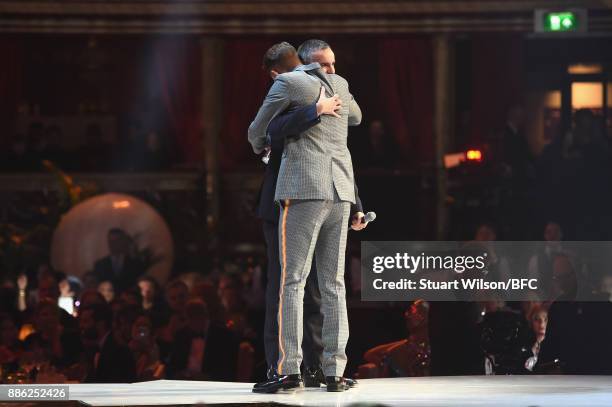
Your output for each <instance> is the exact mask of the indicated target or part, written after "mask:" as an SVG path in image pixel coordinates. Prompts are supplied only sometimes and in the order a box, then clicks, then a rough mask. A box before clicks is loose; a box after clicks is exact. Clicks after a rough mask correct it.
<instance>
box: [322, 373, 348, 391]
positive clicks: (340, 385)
mask: <svg viewBox="0 0 612 407" xmlns="http://www.w3.org/2000/svg"><path fill="white" fill-rule="evenodd" d="M325 383H327V391H345V390H348V389H349V388H350V387H349V385H348V383H347V382H346V380H345V379H344V377H339V376H326V377H325Z"/></svg>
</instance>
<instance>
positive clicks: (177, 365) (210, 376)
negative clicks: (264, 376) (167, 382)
mask: <svg viewBox="0 0 612 407" xmlns="http://www.w3.org/2000/svg"><path fill="white" fill-rule="evenodd" d="M185 315H186V318H187V326H186V327H185V328H183V329H181V330H179V331H178V332H177V333H176V336H175V339H174V343H173V348H172V351H171V353H170V357H169V362H168V377H169V378H171V379H187V380H212V381H235V380H236V377H237V375H236V370H237V367H238V350H239V344H238V340H237V339H236V337H235V335H234V334H233V333H232V332H231V331H230V330H228V329H227V328H226V327H224V326H222V325H217V324H213V323H210V320H209V316H208V309H207V307H206V303H204V301H202V300H200V299H192V300H190V301H189V302H188V303H187V306H186V307H185Z"/></svg>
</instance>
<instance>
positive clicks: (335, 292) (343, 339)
mask: <svg viewBox="0 0 612 407" xmlns="http://www.w3.org/2000/svg"><path fill="white" fill-rule="evenodd" d="M349 212H350V204H349V203H348V202H341V201H339V200H336V201H335V202H334V203H332V207H331V210H330V212H329V214H328V216H327V218H326V219H325V221H324V222H323V224H322V225H321V229H320V231H319V237H318V240H317V245H316V248H315V253H316V254H315V261H316V264H317V276H318V279H319V289H320V291H321V311H322V313H323V333H322V337H323V346H324V349H323V373H324V374H325V376H342V375H343V374H344V369H345V368H346V362H347V358H346V343H347V341H348V336H349V330H348V316H347V310H346V289H345V286H344V258H345V250H346V234H347V232H348V221H349Z"/></svg>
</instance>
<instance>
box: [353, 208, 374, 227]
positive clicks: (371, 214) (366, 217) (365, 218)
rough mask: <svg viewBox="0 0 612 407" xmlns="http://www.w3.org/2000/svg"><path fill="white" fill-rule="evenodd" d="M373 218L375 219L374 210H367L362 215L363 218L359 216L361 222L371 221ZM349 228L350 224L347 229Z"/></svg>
mask: <svg viewBox="0 0 612 407" xmlns="http://www.w3.org/2000/svg"><path fill="white" fill-rule="evenodd" d="M374 219H376V212H368V213H366V214H365V215H363V218H361V223H362V224H363V223H366V222H373V221H374ZM350 228H351V225H349V229H350Z"/></svg>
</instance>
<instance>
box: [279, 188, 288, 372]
mask: <svg viewBox="0 0 612 407" xmlns="http://www.w3.org/2000/svg"><path fill="white" fill-rule="evenodd" d="M287 213H289V200H288V199H285V210H284V212H283V220H282V224H281V225H282V226H281V227H282V229H281V247H282V257H283V268H282V271H281V284H280V293H279V299H278V349H279V350H280V353H281V358H280V361H279V362H278V374H279V375H280V374H282V369H283V363H284V362H285V349H284V348H283V336H282V335H283V292H284V291H285V290H284V285H285V277H286V276H287Z"/></svg>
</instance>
